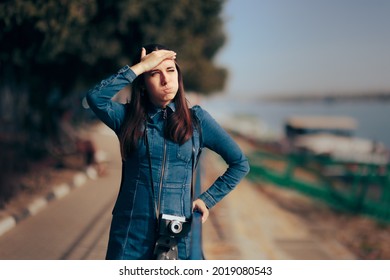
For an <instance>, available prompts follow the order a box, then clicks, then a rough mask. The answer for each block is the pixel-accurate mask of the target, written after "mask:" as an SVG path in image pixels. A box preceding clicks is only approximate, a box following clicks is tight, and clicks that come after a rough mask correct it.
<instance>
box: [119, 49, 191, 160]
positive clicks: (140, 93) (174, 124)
mask: <svg viewBox="0 0 390 280" xmlns="http://www.w3.org/2000/svg"><path fill="white" fill-rule="evenodd" d="M144 48H145V49H146V54H148V53H151V52H152V51H155V50H161V49H164V50H166V49H167V48H166V47H164V46H162V45H158V44H151V45H147V46H144ZM140 60H141V51H140V52H139V54H138V56H136V57H135V59H134V64H136V63H138V62H140ZM175 65H176V69H177V72H178V84H179V89H178V92H177V94H176V96H175V98H174V99H173V102H175V106H176V110H175V112H174V113H172V114H170V115H169V117H168V119H167V123H166V126H165V131H164V134H165V138H167V139H169V140H171V141H173V142H176V143H179V144H183V143H184V142H186V141H187V140H188V139H189V138H191V136H192V133H193V126H192V119H191V113H190V110H189V108H188V105H187V100H186V98H185V94H184V85H183V75H182V73H181V70H180V67H179V65H178V64H177V62H176V61H175ZM131 86H132V90H131V100H130V103H128V104H127V106H126V114H125V119H124V121H123V124H122V126H121V129H120V133H119V142H120V148H121V155H122V159H123V160H125V159H126V157H127V156H128V155H130V154H131V153H132V152H133V151H134V150H136V149H137V147H138V141H139V139H140V138H141V137H142V136H143V134H144V124H145V120H146V118H147V108H148V106H150V104H151V103H150V100H149V97H148V94H147V92H145V91H146V90H145V80H144V75H143V74H141V75H139V76H138V77H137V78H136V79H135V80H134V81H133V83H132V85H131Z"/></svg>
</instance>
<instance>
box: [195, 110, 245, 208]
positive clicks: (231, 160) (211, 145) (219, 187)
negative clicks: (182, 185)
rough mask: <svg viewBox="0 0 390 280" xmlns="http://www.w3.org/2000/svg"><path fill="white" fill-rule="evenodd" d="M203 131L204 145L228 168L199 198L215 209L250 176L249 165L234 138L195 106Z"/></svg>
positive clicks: (208, 206)
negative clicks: (222, 160)
mask: <svg viewBox="0 0 390 280" xmlns="http://www.w3.org/2000/svg"><path fill="white" fill-rule="evenodd" d="M193 110H194V111H195V114H196V115H197V117H198V119H199V121H200V124H201V129H202V138H203V145H204V146H205V147H206V148H208V149H210V150H212V151H214V152H216V153H217V154H219V155H220V156H221V157H222V158H223V159H224V160H225V162H226V163H227V165H228V168H227V169H226V171H225V172H224V173H223V174H222V175H221V176H220V177H218V179H217V180H216V181H215V182H214V183H213V184H212V185H211V186H210V187H209V188H208V189H207V190H206V191H205V192H203V193H202V194H201V195H200V196H199V198H200V199H202V200H203V201H204V202H205V204H206V206H207V208H209V209H210V208H211V207H213V206H214V205H215V204H216V203H218V202H219V201H220V200H221V199H222V198H223V197H225V196H226V195H227V194H228V193H229V192H230V191H232V190H233V189H234V188H235V187H236V186H237V184H238V183H239V182H240V181H241V180H242V179H243V178H244V177H245V176H246V175H247V174H248V172H249V163H248V159H247V158H246V157H245V155H244V153H243V152H242V151H241V149H240V147H239V146H238V145H237V143H236V142H235V141H234V140H233V138H232V137H231V136H230V135H229V134H228V133H227V132H226V131H225V130H224V129H223V128H222V127H221V126H220V125H219V124H218V123H217V122H216V121H215V120H214V119H213V117H211V115H210V114H209V113H208V112H207V111H205V110H203V109H202V108H201V107H200V106H194V107H193Z"/></svg>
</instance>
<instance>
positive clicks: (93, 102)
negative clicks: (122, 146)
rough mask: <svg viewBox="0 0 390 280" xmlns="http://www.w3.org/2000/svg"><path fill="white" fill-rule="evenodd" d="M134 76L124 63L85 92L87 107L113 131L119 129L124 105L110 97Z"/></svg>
mask: <svg viewBox="0 0 390 280" xmlns="http://www.w3.org/2000/svg"><path fill="white" fill-rule="evenodd" d="M136 77H137V76H136V74H135V73H134V72H133V71H132V70H131V69H130V67H129V66H127V65H126V66H125V67H123V68H122V69H120V70H119V71H118V73H116V74H114V75H112V76H110V77H108V78H107V79H105V80H103V81H101V82H100V83H99V84H97V85H96V86H95V87H94V88H92V89H91V90H90V91H89V92H88V93H87V101H88V104H89V107H90V108H91V109H92V111H93V112H94V113H95V114H96V116H97V117H98V118H99V119H100V120H101V121H102V122H104V123H105V124H106V125H107V126H109V127H110V128H111V129H112V130H114V131H115V132H118V131H119V128H120V126H121V124H122V121H123V119H124V116H125V106H124V104H121V103H118V102H115V101H112V100H111V99H112V97H113V96H114V95H115V94H116V93H117V92H118V91H120V90H121V89H123V88H124V87H125V86H127V85H128V84H129V83H132V82H133V80H134V79H135V78H136Z"/></svg>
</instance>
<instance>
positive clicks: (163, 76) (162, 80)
mask: <svg viewBox="0 0 390 280" xmlns="http://www.w3.org/2000/svg"><path fill="white" fill-rule="evenodd" d="M160 83H161V85H162V86H165V85H166V84H168V76H167V74H166V73H164V72H163V73H161V75H160Z"/></svg>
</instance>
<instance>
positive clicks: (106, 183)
mask: <svg viewBox="0 0 390 280" xmlns="http://www.w3.org/2000/svg"><path fill="white" fill-rule="evenodd" d="M93 136H96V137H95V139H96V141H97V146H98V148H100V149H103V150H104V151H106V152H107V153H109V154H110V159H111V160H110V164H109V166H108V170H107V171H108V172H107V175H106V176H103V177H100V178H98V179H97V180H88V181H87V183H86V184H85V185H83V186H82V187H80V188H78V189H74V190H72V191H71V192H70V193H69V194H68V195H67V196H65V197H63V198H62V199H59V200H55V201H53V202H51V203H50V204H49V205H48V206H47V207H46V208H45V209H44V210H42V211H41V212H39V213H38V214H37V215H35V216H32V217H29V218H27V219H26V220H24V221H22V222H20V223H19V224H18V225H17V226H16V227H15V228H13V229H12V230H10V231H9V232H7V233H5V234H4V235H2V236H1V237H0V259H10V260H18V259H27V260H30V259H31V260H33V259H40V260H42V259H43V260H56V259H103V258H104V256H105V251H106V245H107V240H108V230H109V225H110V220H111V210H112V207H113V204H114V201H115V198H116V195H117V191H118V186H119V182H120V172H121V165H120V158H119V151H118V150H117V148H118V146H117V145H116V143H115V141H117V138H116V137H115V135H114V134H112V133H110V131H109V130H108V129H105V128H104V127H103V126H99V127H97V128H96V131H94V133H93Z"/></svg>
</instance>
